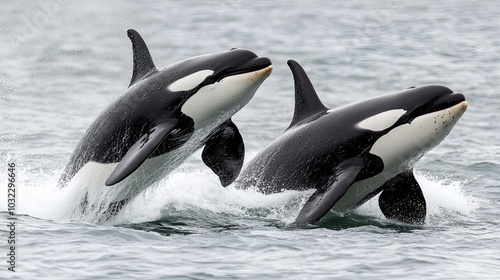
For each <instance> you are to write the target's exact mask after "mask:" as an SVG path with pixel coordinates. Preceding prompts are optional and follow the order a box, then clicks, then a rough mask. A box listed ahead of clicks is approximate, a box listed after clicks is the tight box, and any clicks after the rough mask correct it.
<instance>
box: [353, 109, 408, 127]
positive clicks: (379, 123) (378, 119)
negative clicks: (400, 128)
mask: <svg viewBox="0 0 500 280" xmlns="http://www.w3.org/2000/svg"><path fill="white" fill-rule="evenodd" d="M404 113H406V110H403V109H395V110H389V111H385V112H382V113H380V114H376V115H375V116H371V117H369V118H367V119H365V120H363V121H361V122H360V123H358V127H360V128H363V129H369V130H372V131H382V130H384V129H387V128H389V127H391V126H392V125H393V124H395V123H396V122H397V121H398V119H399V118H400V117H401V116H402V115H403V114H404Z"/></svg>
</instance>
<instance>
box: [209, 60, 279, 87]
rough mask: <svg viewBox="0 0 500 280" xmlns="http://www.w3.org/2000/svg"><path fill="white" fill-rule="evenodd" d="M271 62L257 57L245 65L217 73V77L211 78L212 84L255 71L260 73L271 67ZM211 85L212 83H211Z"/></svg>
mask: <svg viewBox="0 0 500 280" xmlns="http://www.w3.org/2000/svg"><path fill="white" fill-rule="evenodd" d="M271 65H272V63H271V60H270V59H269V58H267V57H257V58H255V59H253V60H251V61H249V62H247V63H246V64H244V65H241V66H239V67H237V68H228V69H225V70H224V71H221V72H219V73H217V74H216V75H214V76H212V77H211V79H210V80H211V81H212V83H217V82H220V81H221V80H222V79H224V78H227V77H229V76H236V75H240V74H246V73H251V72H255V71H259V70H262V69H265V68H267V67H269V66H271ZM209 84H210V83H209Z"/></svg>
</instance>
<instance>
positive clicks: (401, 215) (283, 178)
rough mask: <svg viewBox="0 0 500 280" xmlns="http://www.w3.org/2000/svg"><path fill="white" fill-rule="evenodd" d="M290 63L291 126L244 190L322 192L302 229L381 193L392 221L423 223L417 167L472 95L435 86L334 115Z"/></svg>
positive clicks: (245, 176) (255, 163) (259, 158)
mask: <svg viewBox="0 0 500 280" xmlns="http://www.w3.org/2000/svg"><path fill="white" fill-rule="evenodd" d="M288 65H289V66H290V68H291V70H292V73H293V77H294V80H295V112H294V115H293V119H292V122H291V124H290V126H289V127H288V129H287V130H286V131H285V132H284V133H283V134H282V135H281V136H280V137H279V138H278V139H276V140H275V141H274V142H272V143H271V144H270V145H269V146H268V147H267V148H265V149H264V150H262V151H261V152H259V153H258V154H257V155H256V156H255V158H253V160H252V161H251V162H249V164H248V165H247V167H246V168H245V169H244V170H243V171H242V174H241V176H240V177H239V178H238V180H237V182H236V184H237V186H238V187H240V188H249V187H254V188H257V189H258V190H260V191H262V192H264V193H266V194H268V193H276V192H281V191H283V190H307V189H315V190H316V191H315V192H314V193H313V194H312V195H311V197H310V198H309V200H308V201H307V202H306V203H305V205H304V206H303V208H302V209H301V211H300V213H299V215H298V217H297V218H296V222H297V223H314V222H316V221H318V220H319V219H321V217H323V216H324V215H325V214H326V213H327V212H328V211H330V210H334V211H345V210H349V209H353V208H356V207H358V206H360V205H361V204H363V203H364V202H365V201H367V200H368V199H370V198H371V197H373V196H375V195H376V194H378V193H380V192H382V193H381V195H380V197H379V205H380V208H381V210H382V212H383V214H384V215H385V216H386V217H387V218H392V219H397V220H400V221H403V222H408V223H417V224H419V223H423V222H424V221H425V216H426V202H425V198H424V196H423V194H422V191H421V189H420V186H419V184H418V183H417V181H416V180H415V177H414V175H413V171H412V169H413V166H414V164H415V162H416V161H417V160H418V159H420V158H421V157H422V156H423V155H424V154H425V153H426V152H427V151H429V150H430V149H431V148H433V147H434V146H436V145H437V144H438V143H440V142H441V141H442V140H443V139H444V138H445V137H446V136H447V135H448V133H449V132H450V131H451V129H452V127H453V126H454V125H455V123H456V122H457V121H458V119H459V118H460V117H461V116H462V114H463V113H464V112H465V110H466V108H467V103H466V102H465V97H464V96H463V95H462V94H459V93H454V92H453V91H452V90H450V89H449V88H447V87H444V86H437V85H428V86H421V87H411V88H408V89H406V90H403V91H400V92H396V93H392V94H388V95H383V96H379V97H375V98H372V99H369V100H365V101H361V102H357V103H354V104H349V105H346V106H342V107H338V108H335V109H330V110H329V109H327V108H326V107H325V106H324V105H323V104H322V103H321V101H320V100H319V98H318V96H317V94H316V92H315V90H314V88H313V85H312V84H311V82H310V80H309V78H308V77H307V74H306V73H305V71H304V70H303V69H302V67H301V66H300V65H299V64H298V63H297V62H295V61H292V60H290V61H288Z"/></svg>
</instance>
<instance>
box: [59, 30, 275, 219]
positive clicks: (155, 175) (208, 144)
mask: <svg viewBox="0 0 500 280" xmlns="http://www.w3.org/2000/svg"><path fill="white" fill-rule="evenodd" d="M128 36H129V38H130V40H131V41H132V46H133V59H134V67H133V75H132V80H131V82H130V85H129V87H128V89H127V90H126V91H125V92H124V93H123V94H122V95H121V96H120V97H119V98H118V99H117V100H116V101H115V102H114V103H113V104H111V105H110V106H108V107H107V108H106V109H105V110H104V111H103V112H102V113H101V114H100V115H99V116H98V117H97V119H96V120H95V121H94V122H93V123H92V124H91V125H90V127H89V128H88V130H87V131H86V133H85V136H84V137H83V138H82V139H81V141H80V142H79V144H78V145H77V147H76V149H75V151H74V152H73V154H72V156H71V158H70V160H69V163H68V165H67V166H66V169H65V171H64V173H63V174H62V176H61V178H60V180H59V186H60V187H66V186H72V187H74V188H78V189H79V190H81V192H80V195H79V198H80V199H81V204H80V205H81V208H83V209H81V210H82V211H83V212H88V211H93V212H95V213H96V214H98V213H101V214H102V213H105V214H114V213H115V212H116V211H118V210H119V209H120V208H121V207H122V206H123V205H124V204H125V203H126V202H127V201H128V200H130V198H132V197H134V196H135V195H137V194H138V193H140V192H141V191H143V190H144V189H145V188H147V187H148V186H150V185H151V184H152V183H155V182H157V181H159V180H160V179H162V178H163V177H165V176H166V175H167V174H168V173H169V172H171V171H172V170H173V169H175V168H176V167H177V166H179V165H180V164H181V163H182V162H183V161H184V160H185V159H186V158H187V157H188V156H189V155H191V154H192V153H193V152H195V151H196V150H197V149H199V148H201V147H203V146H205V147H204V150H203V154H202V158H203V161H204V162H205V163H206V164H207V165H208V166H209V167H210V168H211V169H212V170H213V171H214V172H215V173H216V174H217V175H218V176H219V178H220V181H221V183H222V184H223V185H224V186H226V185H228V184H230V183H232V182H233V181H234V179H235V178H236V177H237V175H238V174H239V172H240V170H241V167H242V164H243V158H244V144H243V139H242V137H241V135H240V133H239V131H238V129H237V127H236V126H235V125H234V123H233V122H232V121H231V117H232V115H233V114H235V113H236V112H237V111H238V110H240V109H241V108H242V107H243V106H244V105H245V104H247V102H248V101H249V100H250V99H251V98H252V97H253V95H254V93H255V92H256V90H257V88H258V87H259V86H260V85H261V83H262V82H263V81H264V80H265V79H266V78H267V77H268V76H269V75H270V73H271V71H272V65H271V61H270V60H269V59H268V58H265V57H258V56H257V55H256V54H255V53H253V52H251V51H248V50H243V49H231V50H230V51H227V52H223V53H219V54H209V55H203V56H198V57H193V58H189V59H186V60H184V61H180V62H177V63H174V64H172V65H170V66H167V67H166V68H164V69H162V70H158V69H156V67H155V65H154V63H153V60H152V58H151V56H150V53H149V50H148V48H147V46H146V44H145V42H144V41H143V39H142V38H141V36H140V35H139V34H138V33H137V32H136V31H135V30H128Z"/></svg>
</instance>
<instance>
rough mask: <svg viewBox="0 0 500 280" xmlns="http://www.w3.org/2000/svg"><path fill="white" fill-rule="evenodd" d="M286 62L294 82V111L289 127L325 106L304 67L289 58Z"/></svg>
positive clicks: (318, 111) (323, 109) (322, 109)
mask: <svg viewBox="0 0 500 280" xmlns="http://www.w3.org/2000/svg"><path fill="white" fill-rule="evenodd" d="M287 63H288V66H289V67H290V70H292V74H293V80H294V83H295V112H294V113H293V119H292V123H291V124H290V126H289V127H288V129H290V127H292V126H295V125H297V124H298V123H300V122H301V121H303V120H304V119H307V118H308V117H311V116H313V115H315V114H318V113H320V112H322V111H325V110H327V108H326V107H325V105H323V103H321V101H320V100H319V97H318V95H317V94H316V91H315V90H314V87H313V85H312V83H311V80H309V77H307V74H306V72H305V71H304V68H302V66H300V64H299V63H298V62H296V61H294V60H289V61H288V62H287Z"/></svg>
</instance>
